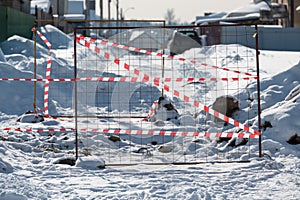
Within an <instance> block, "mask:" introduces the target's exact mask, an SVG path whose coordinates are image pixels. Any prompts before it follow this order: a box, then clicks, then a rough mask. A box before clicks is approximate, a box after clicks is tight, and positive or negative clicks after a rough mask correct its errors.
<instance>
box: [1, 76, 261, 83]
mask: <svg viewBox="0 0 300 200" xmlns="http://www.w3.org/2000/svg"><path fill="white" fill-rule="evenodd" d="M239 80H247V81H248V80H257V77H240V78H238V77H233V78H204V77H203V78H191V77H190V78H173V79H172V78H160V77H155V78H153V80H147V79H143V80H142V81H143V82H151V81H153V82H157V81H158V82H161V81H163V82H165V83H167V82H172V81H175V82H206V81H224V82H228V81H239ZM0 81H28V82H46V81H49V82H75V81H102V82H137V81H138V79H137V78H136V77H86V78H48V79H47V78H36V79H34V78H0Z"/></svg>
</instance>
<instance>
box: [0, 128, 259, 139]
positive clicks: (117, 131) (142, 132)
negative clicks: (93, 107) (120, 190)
mask: <svg viewBox="0 0 300 200" xmlns="http://www.w3.org/2000/svg"><path fill="white" fill-rule="evenodd" d="M2 130H4V131H15V132H28V133H34V132H37V133H44V132H49V133H54V132H74V131H75V128H57V129H54V128H48V129H42V128H36V129H33V128H3V129H2ZM79 131H80V132H89V133H104V134H127V135H160V136H173V137H175V136H181V137H216V138H220V137H226V138H232V137H236V138H258V135H256V134H248V133H234V132H216V133H213V132H197V131H195V132H189V131H166V130H141V129H140V130H125V129H122V130H120V129H88V128H81V129H79Z"/></svg>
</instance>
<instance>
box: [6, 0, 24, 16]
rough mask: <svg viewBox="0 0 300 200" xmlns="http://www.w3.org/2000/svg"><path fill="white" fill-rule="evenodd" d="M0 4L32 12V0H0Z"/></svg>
mask: <svg viewBox="0 0 300 200" xmlns="http://www.w3.org/2000/svg"><path fill="white" fill-rule="evenodd" d="M0 6H5V7H10V8H13V9H16V10H18V11H22V12H25V13H27V14H30V0H0Z"/></svg>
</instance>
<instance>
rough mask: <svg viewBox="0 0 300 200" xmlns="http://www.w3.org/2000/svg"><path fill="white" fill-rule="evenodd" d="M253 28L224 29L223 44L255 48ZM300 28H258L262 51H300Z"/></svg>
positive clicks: (228, 27)
mask: <svg viewBox="0 0 300 200" xmlns="http://www.w3.org/2000/svg"><path fill="white" fill-rule="evenodd" d="M254 33H255V28H254V27H253V26H251V27H250V26H241V27H234V26H232V27H231V26H227V27H226V26H225V27H222V32H221V43H222V44H241V45H244V46H248V47H251V48H255V39H254V38H253V34H254ZM299 36H300V28H274V27H258V40H259V44H258V47H259V49H261V50H281V51H300V37H299Z"/></svg>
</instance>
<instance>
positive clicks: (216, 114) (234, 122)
mask: <svg viewBox="0 0 300 200" xmlns="http://www.w3.org/2000/svg"><path fill="white" fill-rule="evenodd" d="M79 41H80V42H83V43H84V44H83V45H85V46H86V47H87V48H91V49H92V50H94V51H95V52H96V53H97V54H99V55H101V56H103V57H104V58H106V59H107V60H112V61H113V62H114V63H115V64H117V65H119V66H123V67H124V69H126V70H128V71H133V73H134V74H135V75H136V76H138V77H139V78H140V79H141V80H144V79H146V80H149V79H150V76H149V75H147V74H145V73H143V72H141V71H140V70H138V69H136V68H132V67H131V66H130V65H129V64H128V63H126V62H123V61H121V60H120V59H119V58H116V57H113V56H111V55H110V53H108V52H105V51H102V50H101V49H100V48H99V47H97V46H96V45H93V44H90V43H87V41H83V40H79ZM87 44H89V45H87ZM155 84H156V85H159V83H157V82H155ZM164 91H166V92H169V93H171V94H172V93H173V94H174V95H175V96H177V97H179V98H181V99H183V100H184V101H185V102H188V103H192V105H194V106H195V107H198V108H200V109H201V110H203V111H205V112H206V113H209V114H211V115H213V116H214V117H216V118H219V119H221V120H223V121H225V122H227V123H229V124H232V125H233V126H235V127H238V128H241V129H242V130H244V131H246V132H249V133H251V134H256V135H259V134H260V132H259V131H258V130H254V129H252V128H250V127H249V126H246V125H244V124H241V123H240V122H238V121H237V120H234V119H232V118H230V117H228V116H226V115H223V114H222V113H220V112H217V111H215V110H213V109H212V108H209V107H208V106H206V105H203V104H201V103H200V102H199V101H196V100H194V99H193V98H191V97H189V96H187V95H184V94H182V93H180V92H179V91H178V90H174V91H173V92H172V91H171V89H170V87H169V86H168V85H166V84H165V85H164Z"/></svg>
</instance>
